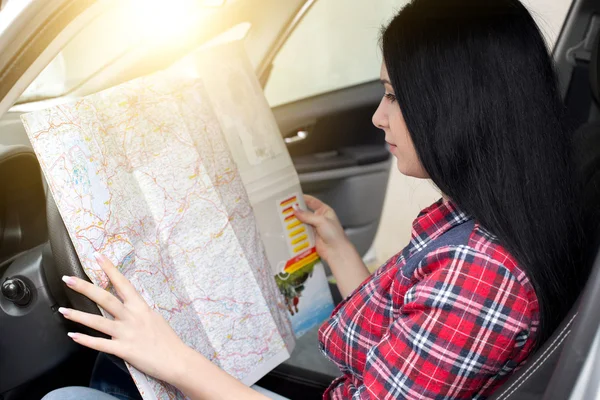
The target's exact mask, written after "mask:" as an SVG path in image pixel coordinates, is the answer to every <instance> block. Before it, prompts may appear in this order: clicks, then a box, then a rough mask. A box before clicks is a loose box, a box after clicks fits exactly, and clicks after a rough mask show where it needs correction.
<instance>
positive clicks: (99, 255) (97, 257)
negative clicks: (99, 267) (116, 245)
mask: <svg viewBox="0 0 600 400" xmlns="http://www.w3.org/2000/svg"><path fill="white" fill-rule="evenodd" d="M94 258H95V259H96V261H98V262H99V263H101V262H102V261H104V256H103V255H102V254H100V253H94Z"/></svg>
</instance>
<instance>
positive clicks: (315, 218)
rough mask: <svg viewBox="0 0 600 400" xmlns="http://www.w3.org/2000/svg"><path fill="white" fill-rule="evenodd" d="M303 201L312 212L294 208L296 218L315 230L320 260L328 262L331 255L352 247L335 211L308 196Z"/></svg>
mask: <svg viewBox="0 0 600 400" xmlns="http://www.w3.org/2000/svg"><path fill="white" fill-rule="evenodd" d="M304 201H305V202H306V205H307V206H308V208H309V209H311V210H313V211H312V212H311V211H306V210H300V209H297V208H294V209H295V215H296V218H298V219H299V220H300V221H301V222H304V223H305V224H308V225H311V226H312V227H313V228H315V233H316V235H315V236H316V237H315V241H316V248H317V253H318V254H319V256H321V258H323V259H324V260H325V261H327V262H329V259H330V258H331V257H332V256H333V255H335V254H336V253H339V252H342V251H344V250H345V249H346V248H347V247H348V246H352V244H351V243H350V240H349V239H348V237H347V236H346V233H345V232H344V228H342V224H341V223H340V220H339V219H338V217H337V215H336V214H335V211H333V209H332V208H331V207H329V206H328V205H327V204H325V203H323V202H322V201H321V200H319V199H317V198H316V197H313V196H309V195H304Z"/></svg>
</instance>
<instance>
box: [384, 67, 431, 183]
mask: <svg viewBox="0 0 600 400" xmlns="http://www.w3.org/2000/svg"><path fill="white" fill-rule="evenodd" d="M381 83H383V86H384V88H385V95H384V96H383V98H382V99H381V103H379V107H378V108H377V111H375V114H373V124H374V125H375V126H376V127H377V128H379V129H381V130H383V131H384V132H385V141H386V142H388V144H389V145H390V151H391V153H392V154H393V155H394V156H396V159H397V162H398V170H400V172H401V173H403V174H404V175H408V176H412V177H415V178H423V179H427V178H429V175H428V174H427V172H426V171H425V169H424V168H423V166H422V165H421V161H419V157H418V156H417V152H416V151H415V146H414V145H413V142H412V139H411V138H410V135H409V133H408V128H407V127H406V122H404V117H403V116H402V111H401V110H400V107H399V106H398V103H397V102H396V96H395V94H394V89H393V88H392V85H391V83H390V77H389V75H388V71H387V68H386V66H385V62H383V63H381Z"/></svg>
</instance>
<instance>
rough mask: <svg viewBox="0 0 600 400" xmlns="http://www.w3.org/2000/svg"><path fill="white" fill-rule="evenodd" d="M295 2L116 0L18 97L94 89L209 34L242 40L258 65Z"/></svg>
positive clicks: (162, 62)
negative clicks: (117, 0) (251, 4)
mask: <svg viewBox="0 0 600 400" xmlns="http://www.w3.org/2000/svg"><path fill="white" fill-rule="evenodd" d="M249 3H253V5H254V7H250V6H249V5H250V4H249ZM256 3H260V4H256ZM301 3H303V1H302V0H286V1H285V2H281V1H278V0H256V1H249V0H237V1H235V0H228V1H225V0H177V1H164V0H125V1H119V2H114V4H113V5H112V7H108V8H106V9H104V10H103V11H102V12H101V13H99V15H97V16H96V17H95V18H94V19H93V21H92V22H91V23H90V24H88V25H87V26H86V27H85V28H83V29H82V30H81V31H80V32H79V33H78V34H77V35H75V36H74V37H73V38H72V39H71V40H70V41H69V43H68V44H67V45H66V46H65V47H64V48H63V49H62V51H61V52H60V53H59V54H58V55H57V56H56V57H55V58H54V60H53V61H52V62H51V63H50V64H49V65H48V66H47V67H46V68H45V69H44V70H43V72H42V73H41V74H40V75H39V76H38V77H37V78H36V79H35V80H34V81H33V82H32V84H31V85H30V86H29V87H28V88H27V89H26V90H25V91H24V93H23V94H22V95H21V97H20V98H19V100H18V101H17V103H28V102H34V101H40V100H47V99H52V98H57V97H65V96H74V97H78V96H82V95H85V94H89V93H93V92H96V91H98V90H102V89H104V88H106V87H110V86H113V85H116V84H118V83H121V82H124V81H126V80H129V79H133V78H135V77H138V76H141V75H144V74H148V73H151V72H154V71H156V70H158V69H161V68H165V67H166V66H168V65H169V64H171V63H172V62H173V61H175V60H177V59H179V58H181V57H182V56H183V55H185V54H187V53H189V52H191V51H193V50H194V49H196V48H198V47H200V46H202V45H203V44H206V43H207V42H210V43H211V44H212V43H213V42H215V41H220V42H228V41H235V40H244V44H245V47H246V51H247V52H248V55H249V57H250V59H251V61H252V62H253V64H254V66H255V67H256V66H257V65H258V63H259V62H260V61H261V60H262V57H264V55H265V54H266V53H267V51H268V49H269V46H270V45H271V43H272V42H273V41H274V40H275V38H276V37H277V34H278V33H279V32H280V30H281V29H282V28H283V27H284V26H285V23H286V22H287V21H288V20H289V19H290V18H291V17H292V16H293V14H294V12H295V10H296V9H297V7H298V5H299V4H301ZM259 10H262V12H260V11H259ZM265 10H270V11H269V12H268V13H267V12H265ZM265 16H268V17H267V18H266V17H265Z"/></svg>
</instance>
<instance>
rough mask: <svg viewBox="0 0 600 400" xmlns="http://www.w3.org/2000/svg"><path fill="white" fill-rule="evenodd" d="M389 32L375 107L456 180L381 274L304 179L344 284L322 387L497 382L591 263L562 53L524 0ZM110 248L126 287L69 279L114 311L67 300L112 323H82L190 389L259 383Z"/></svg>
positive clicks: (322, 246) (379, 117) (400, 152)
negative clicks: (247, 378)
mask: <svg viewBox="0 0 600 400" xmlns="http://www.w3.org/2000/svg"><path fill="white" fill-rule="evenodd" d="M382 48H383V56H384V63H383V65H382V68H381V81H382V83H383V85H384V87H385V95H384V97H383V98H382V100H381V103H380V105H379V108H378V109H377V111H376V113H375V115H374V116H373V123H374V124H375V125H376V126H377V127H378V128H380V129H382V130H383V131H384V132H385V139H386V141H387V142H388V143H389V146H390V151H391V152H392V154H393V155H394V156H396V158H397V166H398V168H399V170H400V171H401V172H402V173H403V174H406V175H409V176H413V177H417V178H423V179H431V180H432V181H433V182H434V183H435V184H436V185H437V186H438V188H439V189H440V190H441V191H442V193H443V194H444V195H443V199H441V200H440V201H438V202H437V203H435V204H433V205H432V206H430V207H429V208H427V209H425V210H424V211H423V212H422V213H421V214H420V215H419V216H418V218H417V219H416V220H415V222H414V224H413V232H412V239H411V242H410V244H409V245H408V246H407V247H406V248H405V249H404V250H403V251H402V252H400V253H398V254H397V255H396V256H394V257H393V258H392V259H390V260H389V261H388V262H387V263H386V264H384V265H383V266H382V267H381V268H380V269H379V270H378V271H377V272H376V273H375V274H374V275H373V276H370V275H369V273H368V271H367V269H366V267H365V266H364V264H363V262H362V261H361V259H360V257H359V255H358V253H357V252H356V250H355V249H354V248H353V247H352V245H351V244H350V242H349V241H348V239H347V238H346V236H345V235H344V232H343V229H342V227H341V225H340V223H339V221H338V219H337V217H336V215H335V213H334V211H333V210H332V209H331V208H329V207H328V206H326V205H325V204H323V203H322V202H320V201H318V200H317V199H315V198H312V197H307V204H308V206H309V208H311V209H312V210H313V211H314V212H309V211H300V210H297V211H296V215H297V217H298V218H299V219H300V220H302V221H304V222H306V223H308V224H310V225H312V226H314V228H315V230H316V233H317V250H318V252H319V254H320V255H321V257H322V258H323V259H325V260H326V261H327V262H328V264H329V265H330V266H331V269H332V271H333V273H334V275H335V277H336V279H337V282H338V286H339V289H340V292H341V293H342V295H343V297H346V299H345V300H344V302H343V303H342V304H341V305H340V306H338V308H336V310H335V311H334V313H333V315H332V317H331V319H330V320H329V321H327V322H326V323H325V324H324V325H323V327H322V328H321V330H320V342H321V343H320V344H321V347H322V349H323V351H324V352H325V354H326V355H327V356H328V357H329V358H330V359H331V360H332V361H333V362H335V363H336V364H337V365H338V366H339V367H340V370H341V372H342V374H343V376H342V377H341V378H339V379H338V380H336V381H335V382H334V383H333V384H332V385H331V387H330V388H329V389H328V390H327V392H326V393H325V395H324V398H332V399H347V398H361V399H379V398H419V399H423V398H442V397H443V398H456V399H471V398H477V399H483V398H485V397H487V396H489V395H490V394H491V393H492V392H493V391H494V389H496V388H497V387H498V386H499V385H501V384H502V383H503V382H504V381H505V380H506V379H507V378H508V377H509V376H510V374H511V373H512V372H513V371H514V370H515V369H516V368H518V366H519V365H520V364H522V363H523V362H524V361H525V360H526V359H527V357H528V356H529V354H531V352H532V350H534V349H535V348H536V346H538V345H540V344H541V343H542V342H543V341H544V340H545V339H546V338H547V337H548V336H549V335H550V334H551V333H552V331H553V329H554V328H555V327H556V326H557V324H558V323H559V321H560V320H561V319H562V317H563V316H564V315H565V313H566V312H567V310H568V309H569V307H570V305H571V304H572V303H573V301H574V299H575V297H576V295H577V293H578V292H579V290H580V288H581V287H582V282H583V281H584V280H585V273H584V272H583V271H579V270H578V269H577V262H576V261H577V260H576V257H575V255H576V254H578V252H577V251H578V249H579V246H580V243H579V238H580V237H581V235H580V233H579V231H580V229H579V213H578V211H577V210H578V204H579V203H578V201H579V200H578V198H577V193H578V190H577V188H576V187H575V184H574V183H572V182H573V179H572V172H573V167H572V165H571V160H570V133H569V132H568V131H567V130H566V129H565V127H564V123H563V107H562V105H561V101H560V99H559V94H558V92H557V88H556V84H555V76H554V72H553V68H552V63H551V59H550V57H549V55H548V53H547V50H546V47H545V44H544V41H543V39H542V36H541V35H540V32H539V30H538V29H537V27H536V25H535V23H534V21H533V19H532V17H531V15H530V14H529V12H528V11H527V10H526V9H525V8H524V7H523V5H521V3H519V1H518V0H488V1H481V0H444V1H439V0H414V1H413V2H412V3H410V4H409V5H407V6H406V7H405V8H404V9H402V10H401V11H400V12H399V13H398V15H397V16H396V17H395V18H394V19H393V20H392V21H391V23H390V24H389V25H388V26H387V27H386V28H385V30H384V32H383V36H382ZM99 263H100V265H101V266H102V268H103V269H104V270H105V272H106V273H107V275H108V276H109V278H110V279H111V281H112V282H113V284H114V286H115V288H116V289H117V291H118V294H119V297H120V300H119V299H117V298H115V297H113V296H111V295H110V294H108V293H106V292H104V291H102V290H101V289H99V288H97V287H94V286H93V285H91V284H89V283H86V282H84V281H82V280H79V279H76V278H65V282H66V283H67V284H68V285H69V287H70V288H72V289H73V290H76V291H78V292H80V293H82V294H84V295H86V296H88V297H89V298H90V299H92V300H94V301H95V302H97V303H98V304H99V305H100V306H102V307H103V308H104V309H105V310H107V311H108V312H109V313H111V314H112V315H114V316H115V321H114V322H113V321H108V320H107V319H104V318H101V317H98V316H92V315H86V314H83V313H81V312H77V311H74V310H61V312H63V314H64V315H65V317H66V318H68V319H70V320H73V321H76V322H80V323H82V324H84V325H87V326H89V327H92V328H94V329H97V330H99V331H102V332H105V333H106V334H108V335H109V336H111V337H112V340H107V339H99V338H92V337H88V336H84V335H81V334H71V336H72V338H73V339H74V340H75V341H76V342H77V343H80V344H82V345H84V346H87V347H91V348H93V349H97V350H99V351H101V352H105V353H109V354H114V355H116V356H118V357H120V358H123V359H125V360H126V361H128V362H129V363H131V364H132V365H134V366H135V367H137V368H138V369H140V370H142V371H144V372H146V373H147V374H149V375H152V376H154V377H156V378H158V379H161V380H164V381H166V382H168V383H171V384H173V385H174V386H176V387H178V388H179V389H180V390H181V391H183V392H184V393H185V394H187V395H188V396H189V397H191V398H194V399H201V398H202V399H204V398H207V399H212V398H222V397H227V398H235V399H252V398H256V399H258V398H261V396H262V395H260V394H258V393H257V392H254V391H252V390H251V389H249V388H247V387H245V386H244V385H242V384H241V383H239V382H238V381H236V380H235V379H233V378H232V377H230V376H229V375H227V374H226V373H225V372H223V371H222V370H220V369H219V368H218V367H216V366H214V365H213V364H211V363H210V362H209V361H208V360H207V359H205V358H204V357H203V356H202V355H200V354H198V353H196V352H194V351H192V350H191V349H189V348H187V347H186V346H185V345H184V344H183V343H182V342H181V341H180V340H179V338H178V337H177V336H176V335H175V333H174V332H173V331H172V330H171V329H170V328H169V326H168V325H167V323H166V322H165V321H164V320H163V319H162V318H161V317H160V316H159V315H157V314H155V313H153V312H152V311H151V310H150V309H149V308H148V306H146V304H145V303H144V302H143V300H142V299H141V298H140V296H139V295H138V294H137V293H136V292H135V290H134V289H133V287H132V286H131V285H130V284H129V282H128V281H127V280H126V279H125V278H124V277H123V276H122V275H120V273H119V272H118V271H117V269H116V268H114V267H113V266H112V265H111V264H110V262H109V261H107V260H106V259H105V258H103V257H100V258H99ZM69 390H73V389H63V391H62V392H57V393H56V394H55V395H56V396H57V397H52V395H51V396H50V397H49V398H59V397H60V398H64V397H65V396H67V395H68V391H69ZM61 395H62V397H61ZM95 395H97V393H96V394H93V393H92V392H90V393H88V394H86V395H85V396H83V395H82V394H80V395H79V396H78V398H88V399H93V398H101V397H94V396H95Z"/></svg>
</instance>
